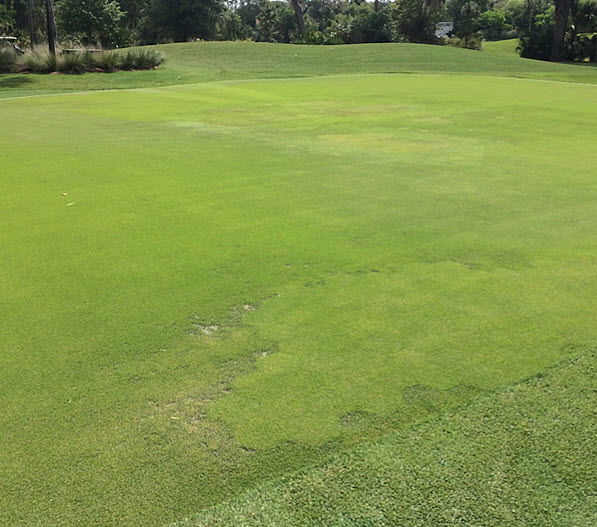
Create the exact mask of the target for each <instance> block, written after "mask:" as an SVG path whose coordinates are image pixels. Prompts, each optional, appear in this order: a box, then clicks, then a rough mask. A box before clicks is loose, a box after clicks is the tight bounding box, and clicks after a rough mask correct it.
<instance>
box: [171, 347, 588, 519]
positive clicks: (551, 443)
mask: <svg viewBox="0 0 597 527" xmlns="http://www.w3.org/2000/svg"><path fill="white" fill-rule="evenodd" d="M596 359H597V355H596V354H595V353H594V352H587V353H584V354H582V355H580V356H579V357H577V358H575V359H574V360H572V361H570V362H566V363H563V364H561V365H559V366H558V367H555V368H552V369H550V370H548V372H546V373H545V374H542V375H539V376H537V377H534V378H532V379H530V380H528V381H526V382H524V383H521V384H516V385H513V386H510V387H508V388H507V389H504V390H501V391H500V392H498V393H497V394H492V395H491V396H487V397H482V398H480V399H478V400H477V401H475V402H474V403H473V404H471V405H470V406H468V407H464V408H462V409H459V410H458V411H456V412H453V413H452V412H451V413H448V414H446V415H444V416H442V417H441V418H439V419H436V420H432V421H430V422H427V423H424V424H422V425H420V426H417V427H415V428H414V429H413V430H410V431H408V432H407V433H401V434H392V435H390V436H388V437H385V438H384V439H383V440H380V441H378V442H376V443H373V444H370V445H367V446H366V447H362V448H359V449H358V450H356V451H353V452H349V453H345V454H342V455H340V456H337V457H335V458H334V460H333V461H331V462H330V463H327V464H325V465H324V466H322V467H319V468H316V469H311V470H308V471H305V472H302V473H301V474H298V475H295V476H293V477H291V478H287V479H285V480H280V481H276V482H271V483H268V484H266V485H264V486H262V487H260V488H258V489H255V490H252V491H250V492H249V493H247V494H245V495H243V496H242V497H241V498H239V499H237V500H233V501H230V502H227V503H225V504H223V505H221V506H219V507H217V508H215V509H213V510H210V511H209V512H207V513H204V514H201V515H199V516H198V517H196V518H192V519H189V520H186V521H182V522H179V523H177V524H176V525H177V526H179V527H182V526H185V527H187V526H188V527H190V526H193V527H200V526H204V527H207V526H209V527H218V526H222V527H223V526H238V527H240V526H247V527H249V526H260V527H262V526H268V525H271V526H276V527H281V526H293V527H298V526H312V525H326V526H330V527H332V526H338V527H339V526H346V525H368V526H382V525H383V526H385V525H408V526H412V527H414V526H429V525H442V526H450V525H486V526H503V525H508V526H512V527H515V526H520V527H527V526H529V525H533V526H536V527H555V526H559V525H574V526H576V527H589V526H591V525H594V524H595V521H596V520H597V514H596V512H595V511H596V505H597V504H596V503H595V479H594V465H595V461H596V459H597V449H596V447H595V441H594V439H595V434H597V427H596V424H595V405H596V404H597V398H596V396H595V390H594V389H593V388H594V386H593V385H594V379H595V375H596V374H597V368H596V364H597V363H596Z"/></svg>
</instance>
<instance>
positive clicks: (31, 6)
mask: <svg viewBox="0 0 597 527" xmlns="http://www.w3.org/2000/svg"><path fill="white" fill-rule="evenodd" d="M34 13H35V2H34V0H27V29H28V30H29V40H30V45H31V47H33V46H34V45H35V18H34V16H35V15H34Z"/></svg>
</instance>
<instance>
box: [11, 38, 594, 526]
mask: <svg viewBox="0 0 597 527" xmlns="http://www.w3.org/2000/svg"><path fill="white" fill-rule="evenodd" d="M438 49H441V48H438ZM330 53H333V52H330ZM256 70H257V69H256ZM54 77H57V76H54ZM0 116H1V120H2V123H3V128H4V129H5V130H8V131H10V132H9V133H3V134H2V135H1V136H0V156H1V159H0V166H1V167H2V174H1V177H0V204H1V210H2V211H3V216H2V229H0V246H1V247H2V258H1V259H0V310H1V313H2V332H1V333H0V350H1V361H2V367H1V368H0V405H1V407H2V409H3V411H2V412H1V413H0V429H1V430H2V434H0V451H1V452H2V463H1V464H0V523H2V524H6V525H119V526H122V525H163V524H167V523H169V522H173V521H176V520H180V519H182V518H184V517H187V516H189V515H192V514H193V513H197V512H199V511H201V510H202V509H203V508H205V507H207V506H211V505H215V504H217V503H219V502H222V501H224V500H226V499H228V498H233V497H234V496H236V495H239V494H240V493H242V492H243V491H245V490H247V489H248V488H250V487H254V486H255V485H257V484H259V483H260V482H264V481H266V480H269V479H271V478H273V477H276V476H280V475H282V474H284V473H287V472H288V471H291V470H295V469H300V468H303V467H305V466H307V465H313V464H321V463H322V462H324V461H325V460H326V459H328V458H329V456H330V455H331V454H333V453H335V452H337V451H339V450H343V449H347V448H350V447H353V446H356V445H358V444H359V443H362V442H363V441H368V440H371V439H374V438H376V437H379V436H381V435H384V434H386V433H390V432H392V431H395V430H405V429H406V428H407V427H409V426H411V425H412V424H413V423H415V422H417V421H419V420H421V419H423V418H427V417H429V418H431V417H433V415H435V414H437V413H438V412H444V411H447V410H449V409H450V408H454V407H456V406H458V405H462V404H466V403H467V402H468V401H471V400H473V399H475V398H477V397H479V395H482V394H483V393H485V392H487V393H490V392H492V391H494V390H497V389H499V388H500V387H503V386H504V385H507V384H510V383H514V382H517V381H519V380H521V379H523V378H526V377H528V376H531V375H534V374H537V373H539V372H541V371H543V370H544V369H545V368H547V367H549V366H551V365H553V364H555V363H557V362H559V361H561V360H563V359H565V358H567V357H570V356H572V355H575V354H577V353H579V351H582V350H584V349H589V348H590V347H592V346H594V343H595V342H596V338H597V327H596V326H595V313H596V311H597V309H596V308H597V275H596V274H595V263H596V260H597V242H596V239H595V235H594V234H595V230H596V228H597V207H595V202H596V197H597V183H596V181H597V179H596V177H595V176H596V168H595V167H596V166H597V152H596V151H595V148H594V145H595V144H596V141H597V130H596V129H595V126H594V123H595V122H596V118H597V89H596V88H595V86H593V85H590V84H576V83H560V82H548V81H543V80H541V81H538V80H528V79H513V78H499V77H490V76H467V75H444V74H433V75H424V74H410V75H399V74H394V75H392V74H386V75H355V76H336V77H328V78H324V77H321V78H309V79H294V80H253V81H234V82H218V83H205V84H201V85H192V86H181V87H176V88H147V89H138V90H128V91H112V92H101V91H99V92H93V93H85V94H76V95H75V94H70V95H69V94H66V95H54V96H46V97H34V98H17V99H7V100H4V101H2V102H0ZM571 437H572V436H571ZM579 448H581V449H582V448H583V445H582V444H581V445H579ZM581 452H582V450H581ZM571 470H573V468H572V469H571ZM421 476H422V477H423V476H424V475H423V474H422V475H421ZM446 506H447V505H446Z"/></svg>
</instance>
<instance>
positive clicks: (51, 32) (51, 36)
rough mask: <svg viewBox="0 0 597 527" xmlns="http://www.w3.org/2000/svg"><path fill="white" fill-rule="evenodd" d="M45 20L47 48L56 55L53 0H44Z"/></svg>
mask: <svg viewBox="0 0 597 527" xmlns="http://www.w3.org/2000/svg"><path fill="white" fill-rule="evenodd" d="M46 20H47V23H48V49H49V50H50V53H51V54H52V55H54V56H55V55H56V40H57V36H56V18H55V17H54V0H46Z"/></svg>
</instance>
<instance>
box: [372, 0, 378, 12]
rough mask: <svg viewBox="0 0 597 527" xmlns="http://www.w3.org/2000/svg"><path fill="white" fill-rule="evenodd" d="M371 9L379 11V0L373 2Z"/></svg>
mask: <svg viewBox="0 0 597 527" xmlns="http://www.w3.org/2000/svg"><path fill="white" fill-rule="evenodd" d="M373 10H374V11H379V0H375V1H374V2H373Z"/></svg>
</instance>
